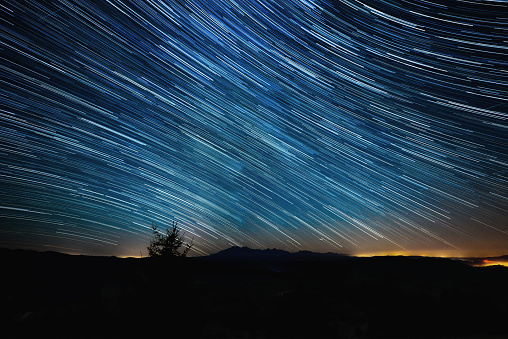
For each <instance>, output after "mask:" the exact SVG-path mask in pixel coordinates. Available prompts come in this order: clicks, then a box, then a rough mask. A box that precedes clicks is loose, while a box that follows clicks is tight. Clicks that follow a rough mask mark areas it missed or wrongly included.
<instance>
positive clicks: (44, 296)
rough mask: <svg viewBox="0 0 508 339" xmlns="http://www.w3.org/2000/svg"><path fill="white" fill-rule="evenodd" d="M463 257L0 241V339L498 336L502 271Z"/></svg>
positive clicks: (502, 332)
mask: <svg viewBox="0 0 508 339" xmlns="http://www.w3.org/2000/svg"><path fill="white" fill-rule="evenodd" d="M482 259H483V258H478V259H476V260H480V261H481V260H482ZM498 259H499V258H498ZM470 262H472V260H469V259H468V261H460V260H451V259H444V258H426V257H372V258H358V257H352V256H346V255H339V254H333V253H312V252H307V251H302V252H297V253H289V252H285V251H281V250H274V249H271V250H253V249H249V248H239V247H233V248H230V249H227V250H224V251H222V252H219V253H216V254H214V255H210V256H206V257H197V258H176V259H175V260H171V261H157V260H152V258H143V259H135V258H126V259H120V258H115V257H93V256H76V255H67V254H61V253H56V252H35V251H26V250H6V249H0V265H1V267H2V273H3V274H2V276H3V278H2V288H1V292H0V303H1V305H2V313H1V314H0V317H1V318H0V319H1V320H2V325H3V326H2V338H139V337H147V336H158V335H160V332H161V330H163V332H162V333H164V334H165V335H166V336H168V337H186V338H506V337H508V329H507V327H506V326H505V325H504V324H505V320H506V319H508V292H507V290H506V286H508V268H505V267H473V266H471V265H469V264H468V263H470Z"/></svg>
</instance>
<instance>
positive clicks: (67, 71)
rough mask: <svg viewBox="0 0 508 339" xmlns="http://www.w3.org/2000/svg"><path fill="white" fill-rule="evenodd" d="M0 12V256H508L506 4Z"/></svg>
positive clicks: (244, 4)
mask: <svg viewBox="0 0 508 339" xmlns="http://www.w3.org/2000/svg"><path fill="white" fill-rule="evenodd" d="M0 13H1V14H0V18H1V21H0V25H1V26H0V29H1V40H0V48H1V54H0V60H1V61H0V84H1V85H0V86H1V87H0V104H1V111H0V246H6V247H17V246H22V247H26V248H51V247H54V248H56V249H61V248H65V249H67V251H71V252H75V253H92V254H105V255H138V254H139V251H140V250H141V251H144V250H146V246H147V244H148V240H149V238H150V236H151V234H150V227H149V226H150V225H151V223H152V222H155V223H157V224H160V225H162V226H167V225H169V224H170V222H171V221H172V220H176V221H178V223H179V225H180V226H181V227H182V228H183V230H184V231H185V236H186V237H187V238H189V239H190V238H193V237H194V246H195V247H194V249H195V252H194V254H195V255H200V254H211V253H214V252H217V251H219V250H221V249H224V248H227V247H229V246H232V245H236V246H249V247H253V248H266V247H270V248H271V247H276V248H281V249H285V250H290V251H297V250H313V251H320V252H323V251H332V252H343V253H351V254H362V253H375V252H390V251H406V252H407V253H422V252H424V251H455V252H454V253H458V254H460V253H470V252H472V251H476V250H478V251H480V250H484V251H487V250H489V251H498V252H503V251H504V252H506V251H507V250H508V238H507V234H508V222H507V221H506V220H508V219H507V218H508V204H507V201H508V166H507V165H508V133H507V132H508V123H507V120H508V61H507V60H508V58H507V53H508V51H507V50H508V34H507V32H508V4H506V3H505V2H495V1H483V2H479V1H478V2H469V1H437V0H433V1H425V2H422V1H391V0H390V1H369V2H362V1H356V0H344V1H338V0H337V1H325V0H323V1H293V0H286V1H269V0H260V1H229V0H225V1H219V2H217V1H206V0H202V1H190V0H189V1H187V0H179V1H169V2H166V1H155V0H151V1H113V0H111V1H99V2H93V1H64V0H62V1H56V2H45V1H30V2H26V1H10V0H7V1H4V2H3V3H2V5H0ZM70 249H72V250H70ZM496 253H497V252H496Z"/></svg>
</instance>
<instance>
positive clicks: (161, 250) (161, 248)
mask: <svg viewBox="0 0 508 339" xmlns="http://www.w3.org/2000/svg"><path fill="white" fill-rule="evenodd" d="M172 226H173V227H172V229H171V230H169V229H166V234H164V233H162V232H160V231H159V229H158V226H157V225H155V224H154V223H152V230H153V239H151V240H150V246H148V247H147V248H148V255H149V256H150V257H185V256H186V255H187V253H188V252H189V251H190V249H191V248H192V246H193V245H192V241H191V243H188V244H186V243H184V236H183V235H180V229H179V228H178V223H177V222H175V221H173V225H172ZM181 247H184V249H183V251H182V252H180V248H181Z"/></svg>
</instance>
